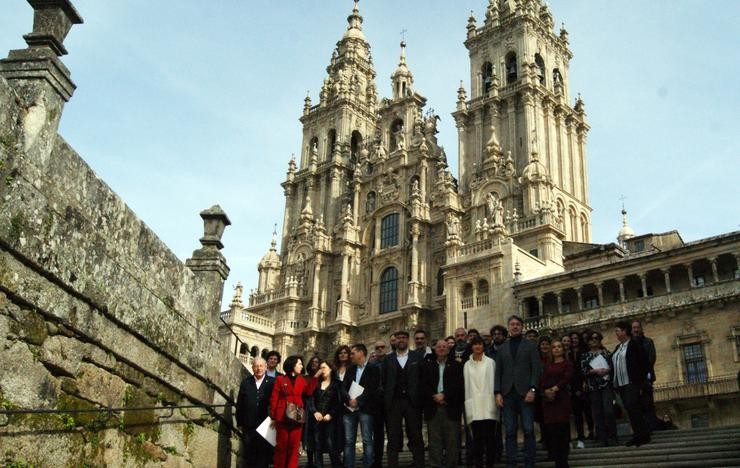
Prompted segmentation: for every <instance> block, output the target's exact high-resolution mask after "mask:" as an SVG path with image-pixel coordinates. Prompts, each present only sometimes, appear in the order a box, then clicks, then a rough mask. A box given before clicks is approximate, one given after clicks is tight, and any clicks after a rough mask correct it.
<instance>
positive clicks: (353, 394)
mask: <svg viewBox="0 0 740 468" xmlns="http://www.w3.org/2000/svg"><path fill="white" fill-rule="evenodd" d="M364 391H365V387H363V386H362V385H360V384H358V383H357V382H355V381H354V380H353V381H352V385H350V386H349V398H350V400H356V399H357V397H358V396H360V395H362V392H364Z"/></svg>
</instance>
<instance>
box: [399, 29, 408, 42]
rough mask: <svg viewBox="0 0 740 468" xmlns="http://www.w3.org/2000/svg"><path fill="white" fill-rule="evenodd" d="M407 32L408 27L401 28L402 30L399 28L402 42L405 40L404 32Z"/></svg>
mask: <svg viewBox="0 0 740 468" xmlns="http://www.w3.org/2000/svg"><path fill="white" fill-rule="evenodd" d="M407 32H409V30H408V29H402V30H401V40H402V41H403V42H406V33H407Z"/></svg>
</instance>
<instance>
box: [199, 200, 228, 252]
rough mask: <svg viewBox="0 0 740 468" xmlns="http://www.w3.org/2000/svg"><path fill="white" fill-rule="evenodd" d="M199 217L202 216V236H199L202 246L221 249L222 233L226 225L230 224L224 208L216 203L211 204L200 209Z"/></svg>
mask: <svg viewBox="0 0 740 468" xmlns="http://www.w3.org/2000/svg"><path fill="white" fill-rule="evenodd" d="M200 217H201V218H203V237H201V238H200V243H201V245H203V248H204V249H213V248H214V247H215V248H216V249H218V250H221V249H223V248H224V245H223V244H222V243H221V237H222V236H223V235H224V230H225V229H226V226H229V225H230V224H231V221H230V220H229V217H228V216H226V213H224V210H222V209H221V207H220V206H218V205H213V206H212V207H210V208H208V209H207V210H203V211H201V212H200Z"/></svg>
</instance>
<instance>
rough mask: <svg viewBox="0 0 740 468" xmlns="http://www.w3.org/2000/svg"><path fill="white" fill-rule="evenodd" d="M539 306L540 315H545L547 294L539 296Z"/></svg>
mask: <svg viewBox="0 0 740 468" xmlns="http://www.w3.org/2000/svg"><path fill="white" fill-rule="evenodd" d="M537 307H539V311H538V313H539V316H540V317H544V315H545V296H537Z"/></svg>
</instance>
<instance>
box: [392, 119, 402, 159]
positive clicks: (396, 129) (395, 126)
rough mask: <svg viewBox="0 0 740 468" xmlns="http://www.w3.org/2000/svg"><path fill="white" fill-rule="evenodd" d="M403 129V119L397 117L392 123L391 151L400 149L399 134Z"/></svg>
mask: <svg viewBox="0 0 740 468" xmlns="http://www.w3.org/2000/svg"><path fill="white" fill-rule="evenodd" d="M401 131H403V120H401V119H396V120H394V121H393V123H392V124H391V136H390V150H391V152H393V151H396V150H397V149H398V134H399V133H400V132H401Z"/></svg>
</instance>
